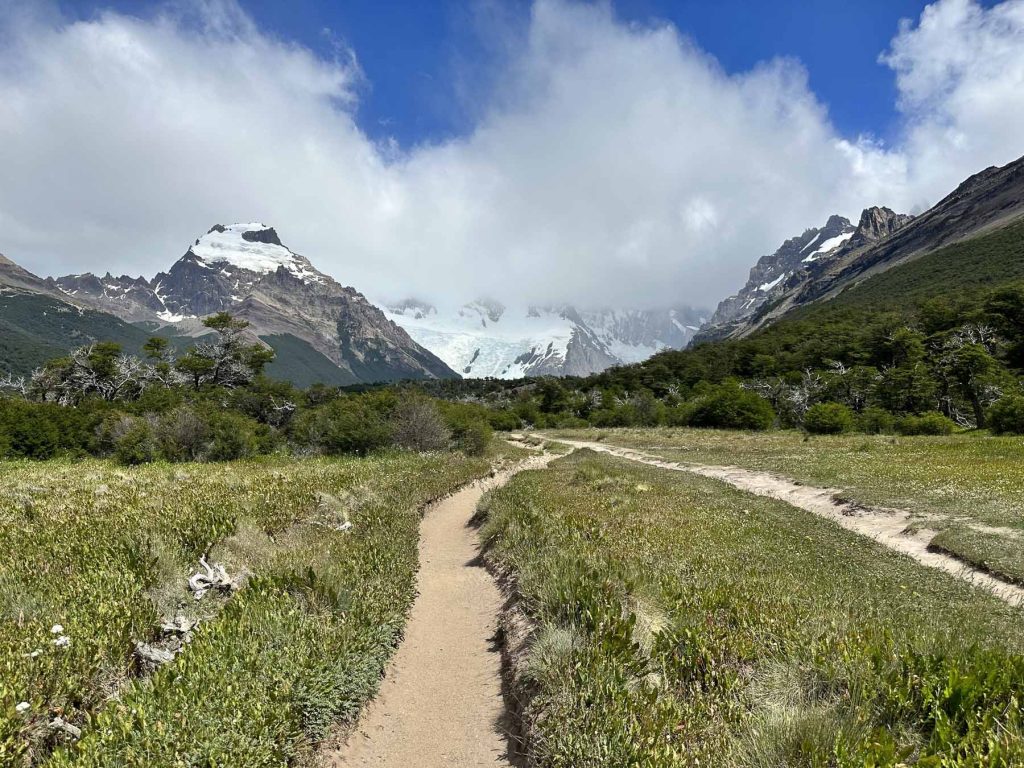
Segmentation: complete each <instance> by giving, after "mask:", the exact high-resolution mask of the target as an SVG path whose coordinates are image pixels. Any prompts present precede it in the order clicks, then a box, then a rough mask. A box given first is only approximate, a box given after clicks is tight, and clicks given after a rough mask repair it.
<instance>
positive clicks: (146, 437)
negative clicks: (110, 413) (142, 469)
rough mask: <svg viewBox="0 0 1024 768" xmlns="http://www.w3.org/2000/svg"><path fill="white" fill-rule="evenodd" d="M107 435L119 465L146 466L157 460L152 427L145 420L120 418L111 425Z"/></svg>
mask: <svg viewBox="0 0 1024 768" xmlns="http://www.w3.org/2000/svg"><path fill="white" fill-rule="evenodd" d="M109 434H110V436H111V438H112V440H113V446H114V458H115V459H116V460H117V462H118V463H119V464H126V465H135V464H147V463H149V462H151V461H154V460H155V459H156V458H157V446H156V439H155V437H154V435H153V427H152V426H151V425H150V423H149V421H148V420H147V419H144V418H139V417H137V416H121V417H120V418H119V419H117V420H116V421H115V422H113V423H112V424H111V426H110V433H109Z"/></svg>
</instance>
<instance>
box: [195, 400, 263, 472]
mask: <svg viewBox="0 0 1024 768" xmlns="http://www.w3.org/2000/svg"><path fill="white" fill-rule="evenodd" d="M206 419H207V424H208V425H209V429H210V442H209V445H207V447H206V452H205V458H206V460H207V461H233V460H234V459H247V458H250V457H251V456H256V455H257V454H259V453H260V452H261V450H260V439H259V435H258V434H257V433H258V428H259V424H257V423H256V421H254V420H253V419H250V418H248V417H246V416H242V415H241V414H239V413H232V412H231V411H211V412H210V413H208V414H206Z"/></svg>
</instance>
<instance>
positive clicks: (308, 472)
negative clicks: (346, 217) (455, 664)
mask: <svg viewBox="0 0 1024 768" xmlns="http://www.w3.org/2000/svg"><path fill="white" fill-rule="evenodd" d="M510 450H513V449H510ZM490 466H491V463H490V462H489V461H488V460H484V459H471V458H466V457H464V456H462V455H461V454H438V455H422V456H421V455H413V454H389V455H381V456H376V457H372V458H367V459H340V460H326V459H324V460H321V459H316V460H304V461H295V460H286V459H280V460H276V459H275V460H267V461H259V462H251V463H232V464H214V465H175V466H169V465H150V466H145V467H140V468H132V469H125V468H120V467H115V466H113V465H112V464H109V463H105V462H99V461H86V462H80V463H71V462H48V463H7V464H4V465H3V468H2V472H0V544H2V547H3V550H4V557H3V558H0V765H4V766H25V765H47V766H97V768H98V767H99V766H113V765H140V766H141V765H145V766H186V765H187V766H200V765H202V766H215V765H219V766H227V765H238V766H241V765H244V766H247V768H252V767H254V766H271V765H274V766H280V765H286V764H287V765H292V764H294V763H296V762H301V761H302V760H303V759H304V756H305V755H306V754H308V751H309V749H310V745H312V744H315V742H316V741H317V740H318V739H320V738H322V737H323V736H324V735H325V734H327V733H328V730H329V729H330V727H331V726H332V725H333V724H335V723H338V722H351V721H352V720H353V719H354V717H355V716H356V714H357V712H358V710H359V708H360V706H361V705H362V703H363V702H364V701H366V700H367V699H368V698H369V697H370V696H372V694H373V693H374V691H375V690H376V688H377V685H378V681H379V678H380V674H381V670H382V668H383V665H384V664H385V662H386V659H387V658H388V656H389V655H390V653H391V651H392V648H393V646H394V644H395V643H396V640H397V638H398V637H399V635H400V632H401V628H402V626H403V623H404V617H405V615H406V611H407V609H408V607H409V605H410V603H411V600H412V597H413V592H414V574H415V570H416V566H417V562H416V542H417V536H418V524H419V515H418V513H417V507H418V506H419V505H421V504H423V503H424V502H425V501H427V500H429V499H432V498H436V497H439V496H441V495H444V494H446V493H447V492H449V491H451V490H453V489H454V488H455V487H456V486H458V485H460V484H461V483H463V482H465V481H466V480H468V479H470V478H472V477H475V476H480V475H482V474H484V473H485V472H486V471H487V470H488V469H489V468H490ZM346 522H348V523H351V527H350V528H348V529H346V526H345V523H346ZM201 557H205V558H206V559H207V561H208V562H210V563H214V562H215V563H218V564H221V565H223V566H224V568H225V570H226V572H227V574H228V575H229V576H230V577H232V578H235V579H237V580H239V581H240V582H242V583H244V586H243V587H242V588H241V589H239V590H237V591H236V592H234V593H231V594H227V593H225V594H220V593H217V591H216V590H214V591H212V592H210V593H208V594H206V595H205V596H204V597H203V598H202V599H200V600H197V599H196V597H195V596H194V595H193V594H192V592H191V591H190V590H189V586H188V578H189V576H191V575H192V574H194V573H196V572H197V571H200V570H201V567H200V563H199V560H200V558H201ZM175 617H183V618H184V619H187V620H189V621H192V620H196V619H198V620H199V621H200V623H199V624H198V626H197V627H196V628H195V629H194V631H193V632H192V635H193V637H192V639H191V642H190V643H188V644H186V645H185V646H184V650H183V651H182V652H181V653H180V655H178V656H177V657H176V658H175V659H174V660H173V662H171V663H168V664H165V665H164V666H161V667H159V668H158V669H156V671H155V672H153V673H152V674H140V671H141V666H140V661H139V660H138V659H137V658H136V657H135V654H134V653H133V651H134V649H135V647H136V643H137V642H140V641H143V642H147V643H150V644H153V645H156V646H159V647H163V646H161V643H163V644H164V645H166V644H167V641H168V637H167V634H168V633H167V632H166V631H162V630H161V629H160V627H161V624H163V623H166V622H169V621H172V620H173V619H175ZM170 635H171V636H172V637H173V636H174V635H175V633H174V632H173V631H171V632H170ZM55 720H56V722H57V725H58V726H59V723H60V721H61V720H62V721H64V722H67V723H70V724H71V725H72V726H73V727H75V728H80V729H81V731H82V737H81V738H80V739H79V740H77V741H76V742H74V743H73V739H72V738H70V737H69V736H68V734H67V732H66V729H65V730H61V729H60V728H59V727H57V728H55V727H54V725H53V724H54V722H55Z"/></svg>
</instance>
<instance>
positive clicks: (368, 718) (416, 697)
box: [325, 455, 555, 768]
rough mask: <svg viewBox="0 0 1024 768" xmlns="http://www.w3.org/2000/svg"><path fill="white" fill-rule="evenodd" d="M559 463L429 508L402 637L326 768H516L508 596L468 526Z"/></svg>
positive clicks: (529, 465) (502, 475)
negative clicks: (505, 654)
mask: <svg viewBox="0 0 1024 768" xmlns="http://www.w3.org/2000/svg"><path fill="white" fill-rule="evenodd" d="M553 458H555V457H554V456H546V455H544V456H535V457H532V458H530V459H527V460H526V461H524V462H522V463H520V464H518V465H516V466H515V467H514V468H512V469H509V470H506V471H502V472H499V473H497V474H495V475H493V476H492V477H488V478H485V479H483V480H479V481H477V482H474V483H472V484H470V485H469V486H467V487H465V488H463V489H462V490H460V491H458V492H457V493H455V494H453V495H452V496H449V497H448V498H446V499H443V500H441V501H439V502H437V503H435V504H433V505H431V506H429V507H428V508H427V510H426V511H425V513H424V516H423V522H422V523H421V525H420V543H419V557H420V569H419V574H418V577H417V578H418V591H419V594H418V596H417V598H416V600H415V602H414V603H413V606H412V611H411V612H410V615H409V621H408V623H407V625H406V630H405V637H404V639H403V640H402V643H401V645H399V647H398V651H397V652H396V654H395V657H394V659H393V660H392V662H391V664H390V666H389V667H388V671H387V674H386V676H385V678H384V681H383V683H382V684H381V689H380V692H379V693H378V695H377V697H376V698H375V699H374V700H373V701H372V702H371V703H370V704H369V705H368V706H367V708H366V710H365V711H364V713H363V716H362V717H361V718H360V720H359V724H358V725H357V727H356V730H355V731H354V732H353V733H352V735H351V736H350V738H349V739H348V742H347V743H346V744H345V745H344V746H342V747H340V748H339V749H337V750H336V751H333V752H331V753H330V754H328V755H326V756H325V757H326V760H325V762H326V764H327V765H330V766H335V767H338V768H340V766H375V767H377V768H407V767H408V766H417V767H421V766H422V768H433V767H434V766H437V767H438V768H440V767H441V766H445V767H446V768H447V766H455V765H457V766H512V765H514V762H513V748H512V746H511V743H510V740H509V736H508V734H509V733H510V730H511V729H512V727H513V725H512V723H510V722H508V716H507V714H506V709H505V704H504V700H503V697H502V674H501V649H500V647H499V642H498V638H497V635H498V619H499V614H500V612H501V608H502V603H503V599H502V595H501V592H500V590H499V589H498V586H497V584H495V582H494V580H493V579H492V577H491V575H490V574H489V573H488V572H487V570H486V569H485V567H484V565H483V563H482V562H481V559H480V544H479V541H478V538H477V534H476V529H475V528H473V527H472V526H471V524H470V523H471V520H472V518H473V515H474V513H475V511H476V507H477V504H478V502H479V501H480V498H481V497H482V496H483V494H484V493H486V492H487V491H489V490H491V489H493V488H497V487H499V486H501V485H504V484H505V483H506V482H508V481H509V479H511V478H512V477H513V476H514V475H515V474H517V473H518V472H521V471H523V470H527V469H539V468H541V467H543V466H545V465H546V464H547V463H548V462H549V461H551V460H552V459H553Z"/></svg>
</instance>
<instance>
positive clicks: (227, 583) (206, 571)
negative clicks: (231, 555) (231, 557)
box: [188, 557, 239, 600]
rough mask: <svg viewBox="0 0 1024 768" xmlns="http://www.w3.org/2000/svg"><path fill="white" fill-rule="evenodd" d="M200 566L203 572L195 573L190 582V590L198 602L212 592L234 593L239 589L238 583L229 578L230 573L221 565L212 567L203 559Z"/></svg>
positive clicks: (200, 560) (216, 564) (215, 564)
mask: <svg viewBox="0 0 1024 768" xmlns="http://www.w3.org/2000/svg"><path fill="white" fill-rule="evenodd" d="M199 564H200V565H201V566H202V567H203V570H201V571H198V572H196V573H194V574H193V575H192V576H191V577H190V578H189V580H188V588H189V589H190V590H192V594H193V595H194V596H195V599H196V600H202V599H203V597H205V596H206V593H207V592H209V591H210V590H215V591H217V592H233V591H235V590H236V589H238V586H239V585H238V582H237V581H235V580H234V579H232V578H231V577H230V576H228V572H227V571H226V570H224V566H223V565H221V564H220V563H213V564H212V565H211V564H210V563H208V562H206V560H205V559H204V558H202V557H201V558H199Z"/></svg>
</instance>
